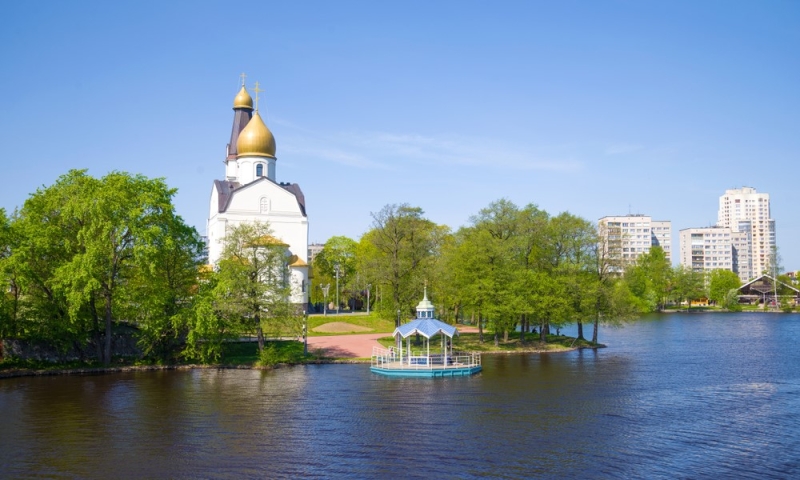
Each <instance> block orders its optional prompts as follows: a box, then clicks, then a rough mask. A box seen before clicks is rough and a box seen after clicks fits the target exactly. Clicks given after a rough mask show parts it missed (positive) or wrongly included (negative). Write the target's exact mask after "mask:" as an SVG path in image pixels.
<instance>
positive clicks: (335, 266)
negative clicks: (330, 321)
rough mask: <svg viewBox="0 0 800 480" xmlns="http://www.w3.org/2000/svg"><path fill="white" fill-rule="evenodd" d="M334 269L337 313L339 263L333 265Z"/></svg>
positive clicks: (337, 308)
mask: <svg viewBox="0 0 800 480" xmlns="http://www.w3.org/2000/svg"><path fill="white" fill-rule="evenodd" d="M333 269H334V270H335V271H336V315H339V264H338V263H337V264H336V265H334V266H333Z"/></svg>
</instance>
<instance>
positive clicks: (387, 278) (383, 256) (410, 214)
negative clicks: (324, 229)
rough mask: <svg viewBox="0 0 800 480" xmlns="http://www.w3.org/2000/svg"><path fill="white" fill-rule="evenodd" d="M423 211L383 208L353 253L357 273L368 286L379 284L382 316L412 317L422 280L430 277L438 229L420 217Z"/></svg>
mask: <svg viewBox="0 0 800 480" xmlns="http://www.w3.org/2000/svg"><path fill="white" fill-rule="evenodd" d="M423 213H424V212H423V211H422V209H421V208H418V207H411V206H409V205H407V204H402V205H387V206H385V207H384V208H383V209H382V210H381V211H380V212H377V213H373V214H372V220H373V222H372V228H371V229H370V231H368V232H367V233H366V234H365V235H364V236H363V237H362V240H361V243H363V244H364V245H361V246H360V247H359V248H358V249H357V251H358V252H359V255H361V256H363V257H362V258H360V272H362V273H363V275H364V278H365V279H370V280H374V281H372V282H371V283H373V284H374V285H380V287H381V290H382V293H381V295H384V296H385V300H386V301H385V302H382V305H381V307H380V308H381V309H382V313H383V314H384V315H388V316H392V317H393V316H394V313H393V312H394V311H395V310H397V311H400V312H401V315H404V316H409V315H412V314H413V311H414V306H415V305H416V303H417V302H418V301H419V297H420V294H421V290H422V284H423V281H424V279H425V278H426V277H427V276H428V275H429V274H430V270H431V263H432V259H433V258H434V257H435V256H436V255H438V251H437V250H436V249H437V247H438V246H439V245H440V242H439V241H438V239H437V235H439V234H441V232H442V230H441V229H438V228H437V226H436V224H435V223H433V222H431V221H430V220H428V219H426V218H425V217H423Z"/></svg>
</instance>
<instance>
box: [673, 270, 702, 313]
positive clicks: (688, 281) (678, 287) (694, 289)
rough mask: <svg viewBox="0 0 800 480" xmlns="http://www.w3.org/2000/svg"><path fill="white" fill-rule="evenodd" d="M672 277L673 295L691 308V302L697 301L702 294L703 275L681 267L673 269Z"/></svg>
mask: <svg viewBox="0 0 800 480" xmlns="http://www.w3.org/2000/svg"><path fill="white" fill-rule="evenodd" d="M674 276H675V295H676V296H677V298H678V299H680V300H682V301H685V302H686V305H687V307H688V308H691V306H692V300H697V299H698V298H700V297H702V296H703V294H704V285H703V274H702V273H700V272H695V271H694V270H692V269H691V268H687V267H683V266H681V267H678V268H676V269H675V273H674Z"/></svg>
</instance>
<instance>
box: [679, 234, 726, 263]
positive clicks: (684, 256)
mask: <svg viewBox="0 0 800 480" xmlns="http://www.w3.org/2000/svg"><path fill="white" fill-rule="evenodd" d="M679 238H680V264H681V265H683V266H684V267H687V268H691V269H692V270H693V271H695V272H706V271H711V270H716V269H724V270H731V271H734V263H735V260H734V248H733V243H734V242H733V232H732V231H731V229H730V228H728V227H704V228H684V229H683V230H681V231H680V233H679Z"/></svg>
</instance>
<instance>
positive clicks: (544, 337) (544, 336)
mask: <svg viewBox="0 0 800 480" xmlns="http://www.w3.org/2000/svg"><path fill="white" fill-rule="evenodd" d="M546 325H547V324H546V323H545V322H542V323H541V324H539V341H540V342H542V343H547V333H545V328H546Z"/></svg>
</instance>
